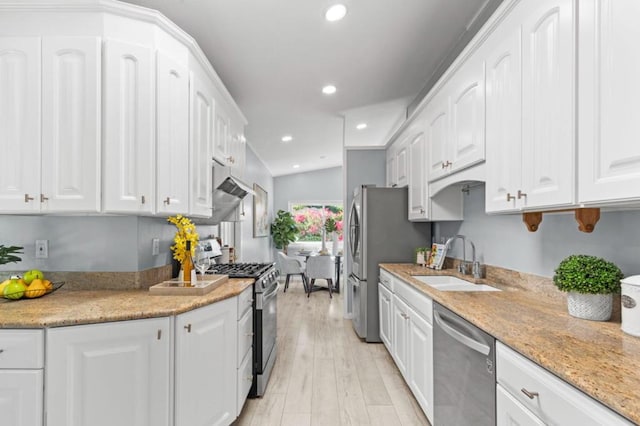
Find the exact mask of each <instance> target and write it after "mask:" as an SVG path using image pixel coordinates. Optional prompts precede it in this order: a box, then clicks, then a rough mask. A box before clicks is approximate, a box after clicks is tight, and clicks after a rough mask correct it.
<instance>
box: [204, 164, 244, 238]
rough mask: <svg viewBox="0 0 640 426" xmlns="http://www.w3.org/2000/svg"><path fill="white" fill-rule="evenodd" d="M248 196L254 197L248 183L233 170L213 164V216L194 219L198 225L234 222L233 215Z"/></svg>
mask: <svg viewBox="0 0 640 426" xmlns="http://www.w3.org/2000/svg"><path fill="white" fill-rule="evenodd" d="M247 194H251V195H254V194H255V193H254V192H253V190H252V189H251V188H250V187H249V185H247V184H246V183H244V182H242V181H241V180H240V179H238V178H237V177H235V176H233V175H232V174H231V168H230V167H228V166H224V165H222V164H220V163H218V162H216V161H214V164H213V197H212V198H213V206H212V211H213V214H212V216H211V217H210V218H200V219H198V218H194V221H193V222H194V223H195V224H196V225H217V224H219V223H220V222H226V221H232V219H231V216H232V213H234V212H235V210H236V208H237V207H238V205H239V204H240V202H242V199H243V198H244V197H246V196H247Z"/></svg>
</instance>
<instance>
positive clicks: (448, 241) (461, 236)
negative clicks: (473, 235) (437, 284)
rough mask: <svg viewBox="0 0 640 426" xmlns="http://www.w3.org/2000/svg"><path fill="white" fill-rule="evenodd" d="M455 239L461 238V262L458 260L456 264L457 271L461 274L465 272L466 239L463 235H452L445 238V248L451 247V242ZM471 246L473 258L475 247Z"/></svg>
mask: <svg viewBox="0 0 640 426" xmlns="http://www.w3.org/2000/svg"><path fill="white" fill-rule="evenodd" d="M457 239H460V240H462V262H460V264H458V272H460V273H462V274H466V273H467V250H466V246H467V239H466V237H465V236H464V235H460V234H458V235H454V236H453V237H451V238H449V239H448V240H447V242H446V243H445V247H446V248H447V250H449V249H450V248H451V246H452V245H453V242H454V241H455V240H457ZM472 247H473V254H474V258H475V252H476V249H475V247H474V246H472Z"/></svg>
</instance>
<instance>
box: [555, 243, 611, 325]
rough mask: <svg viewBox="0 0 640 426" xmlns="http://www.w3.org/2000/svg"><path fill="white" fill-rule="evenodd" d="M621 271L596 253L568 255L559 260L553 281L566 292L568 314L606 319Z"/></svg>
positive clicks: (598, 319) (585, 317)
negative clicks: (594, 254)
mask: <svg viewBox="0 0 640 426" xmlns="http://www.w3.org/2000/svg"><path fill="white" fill-rule="evenodd" d="M622 277H623V275H622V272H621V271H620V268H618V267H617V266H616V265H615V264H613V263H612V262H609V261H607V260H605V259H602V258H600V257H596V256H589V255H585V254H578V255H571V256H569V257H567V258H565V259H563V260H562V262H560V264H559V265H558V267H557V268H556V270H555V275H554V276H553V282H554V283H555V285H556V286H557V287H558V289H560V290H561V291H566V292H567V306H568V309H569V314H570V315H572V316H574V317H577V318H583V319H588V320H593V321H608V320H609V318H611V311H612V308H613V293H618V292H619V291H620V280H621V279H622Z"/></svg>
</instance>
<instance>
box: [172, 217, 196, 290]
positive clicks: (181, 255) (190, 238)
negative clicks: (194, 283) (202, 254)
mask: <svg viewBox="0 0 640 426" xmlns="http://www.w3.org/2000/svg"><path fill="white" fill-rule="evenodd" d="M167 221H168V222H170V223H173V224H174V225H175V226H176V228H178V231H177V232H176V235H175V236H174V237H173V245H172V246H171V251H172V252H173V258H174V259H175V260H177V261H178V262H180V266H181V268H180V275H179V280H181V281H185V282H186V283H189V284H190V283H191V279H192V277H193V275H194V274H193V272H195V271H194V270H193V267H191V268H189V271H188V273H186V274H185V270H184V268H185V266H187V267H188V266H189V265H193V261H192V259H193V255H194V254H195V250H196V246H197V244H198V233H197V232H196V226H195V225H194V224H193V222H191V221H190V220H189V218H187V217H184V216H182V215H180V214H179V215H176V216H170V217H169V218H168V219H167Z"/></svg>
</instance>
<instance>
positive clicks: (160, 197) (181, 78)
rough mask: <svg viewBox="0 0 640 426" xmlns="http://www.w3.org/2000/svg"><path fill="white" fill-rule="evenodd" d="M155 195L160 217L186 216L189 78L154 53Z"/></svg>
mask: <svg viewBox="0 0 640 426" xmlns="http://www.w3.org/2000/svg"><path fill="white" fill-rule="evenodd" d="M156 66H157V78H158V84H157V88H156V90H157V105H156V116H157V120H158V121H157V123H156V129H157V136H156V141H157V154H158V162H157V181H156V186H157V193H156V194H157V195H156V203H157V205H156V211H157V212H158V213H161V214H167V215H171V214H175V213H185V214H186V213H188V212H189V173H188V171H187V170H186V169H187V167H188V165H189V74H188V71H187V67H186V66H185V65H183V64H181V63H179V62H177V61H175V60H173V59H171V58H169V57H168V56H166V55H165V54H163V53H162V52H158V53H157V61H156ZM179 164H182V165H183V166H182V167H178V165H179Z"/></svg>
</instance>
